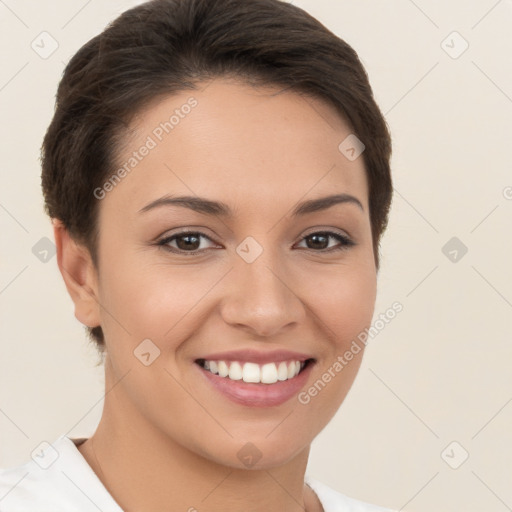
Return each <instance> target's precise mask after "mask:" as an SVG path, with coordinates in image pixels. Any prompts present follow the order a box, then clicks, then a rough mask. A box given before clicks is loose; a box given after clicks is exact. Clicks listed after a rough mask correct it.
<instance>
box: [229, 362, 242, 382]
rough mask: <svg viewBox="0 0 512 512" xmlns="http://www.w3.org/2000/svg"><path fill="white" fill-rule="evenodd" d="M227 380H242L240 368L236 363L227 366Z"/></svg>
mask: <svg viewBox="0 0 512 512" xmlns="http://www.w3.org/2000/svg"><path fill="white" fill-rule="evenodd" d="M229 378H230V379H231V380H242V367H241V366H240V363H237V362H236V361H235V362H234V363H231V364H230V365H229Z"/></svg>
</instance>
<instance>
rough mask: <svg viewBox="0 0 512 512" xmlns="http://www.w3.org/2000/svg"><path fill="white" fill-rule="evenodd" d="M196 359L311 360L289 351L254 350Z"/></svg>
mask: <svg viewBox="0 0 512 512" xmlns="http://www.w3.org/2000/svg"><path fill="white" fill-rule="evenodd" d="M198 359H204V360H206V361H240V362H252V363H259V364H265V363H277V362H281V361H301V362H302V361H306V360H307V359H313V358H312V357H311V356H310V355H308V354H304V353H301V352H292V351H290V350H273V351H261V350H254V349H246V350H241V349H240V350H230V351H229V352H216V353H214V354H208V355H206V356H203V357H200V358H198Z"/></svg>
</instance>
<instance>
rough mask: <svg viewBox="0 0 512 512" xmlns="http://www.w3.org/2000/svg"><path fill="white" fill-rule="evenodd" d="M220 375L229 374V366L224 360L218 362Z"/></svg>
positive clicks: (225, 375)
mask: <svg viewBox="0 0 512 512" xmlns="http://www.w3.org/2000/svg"><path fill="white" fill-rule="evenodd" d="M206 362H207V363H208V361H206ZM217 367H218V370H219V376H220V377H227V376H228V375H229V366H228V365H227V364H226V363H225V362H224V361H219V362H218V363H217Z"/></svg>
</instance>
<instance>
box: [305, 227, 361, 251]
mask: <svg viewBox="0 0 512 512" xmlns="http://www.w3.org/2000/svg"><path fill="white" fill-rule="evenodd" d="M330 239H335V240H337V241H338V242H339V245H338V246H334V247H332V246H331V247H329V240H330ZM302 241H306V245H307V247H306V248H307V249H311V250H314V251H316V252H330V251H336V250H341V249H347V248H348V247H351V246H353V245H355V243H354V242H353V241H352V240H350V238H348V237H347V236H345V235H342V234H340V233H335V232H332V231H319V232H316V233H311V234H309V235H307V236H305V237H304V238H303V239H302Z"/></svg>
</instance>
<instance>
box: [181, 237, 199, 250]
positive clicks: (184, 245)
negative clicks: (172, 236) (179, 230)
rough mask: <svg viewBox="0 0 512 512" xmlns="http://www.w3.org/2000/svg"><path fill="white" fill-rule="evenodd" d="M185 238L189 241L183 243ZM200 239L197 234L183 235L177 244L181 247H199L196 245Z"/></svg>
mask: <svg viewBox="0 0 512 512" xmlns="http://www.w3.org/2000/svg"><path fill="white" fill-rule="evenodd" d="M183 240H187V242H186V243H181V241H183ZM190 240H192V242H190ZM198 241H199V237H198V236H196V235H183V236H180V237H179V238H178V239H177V245H178V247H179V248H180V249H185V250H186V249H197V247H195V246H196V245H198ZM191 246H192V247H191Z"/></svg>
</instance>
